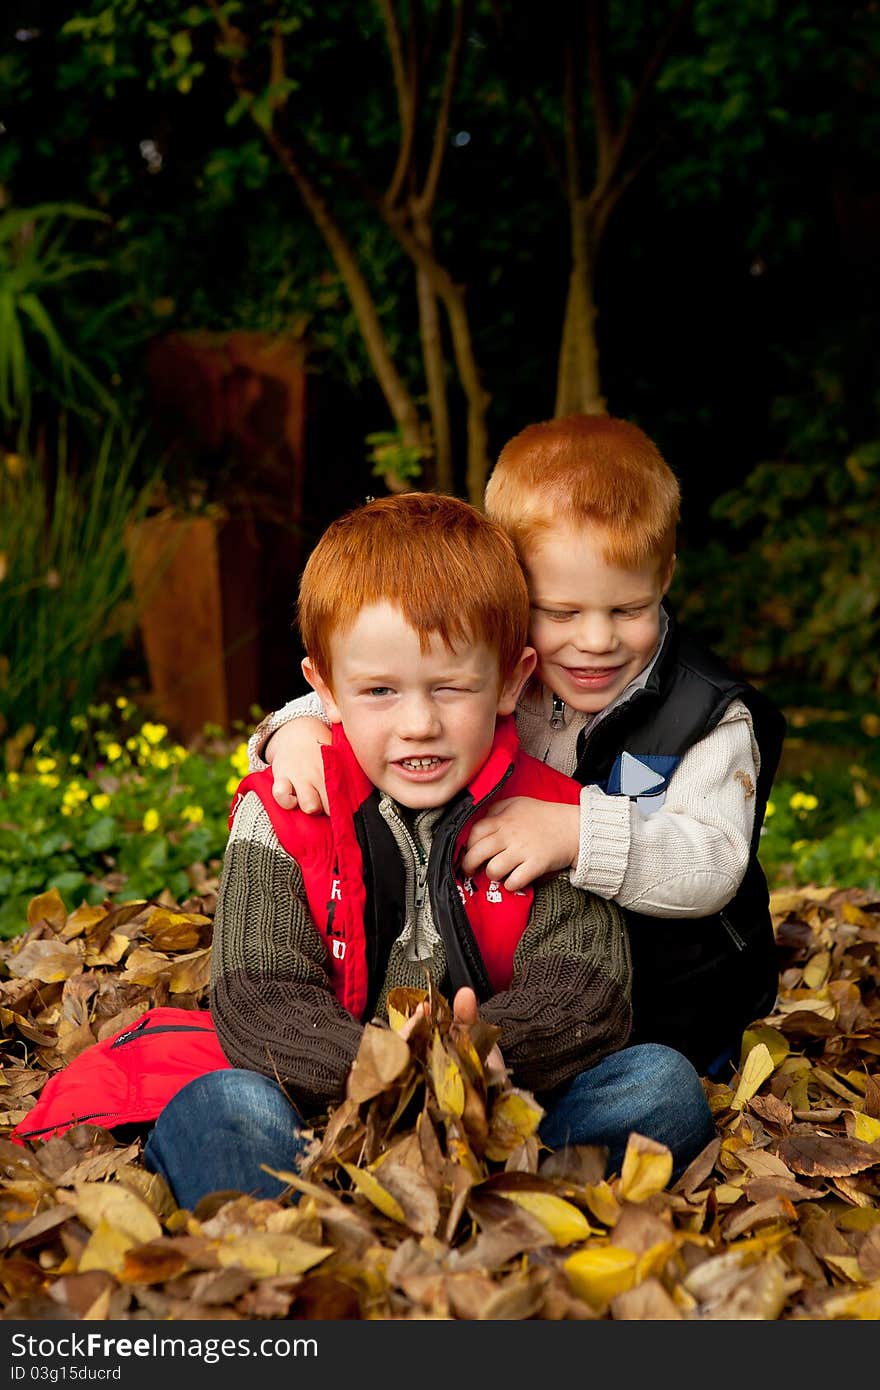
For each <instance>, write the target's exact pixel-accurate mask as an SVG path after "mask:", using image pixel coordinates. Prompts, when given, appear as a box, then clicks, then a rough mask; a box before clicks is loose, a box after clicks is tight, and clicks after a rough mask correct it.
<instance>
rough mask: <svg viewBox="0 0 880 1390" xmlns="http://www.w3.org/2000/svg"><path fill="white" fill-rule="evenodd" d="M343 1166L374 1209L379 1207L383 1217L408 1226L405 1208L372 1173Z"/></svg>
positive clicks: (353, 1165)
mask: <svg viewBox="0 0 880 1390" xmlns="http://www.w3.org/2000/svg"><path fill="white" fill-rule="evenodd" d="M342 1166H343V1168H344V1169H345V1171H346V1173H347V1174H348V1176H349V1177H350V1178H351V1180H352V1182H353V1183H354V1185H355V1187H356V1188H357V1190H358V1192H360V1193H361V1194H362V1195H363V1196H364V1197H366V1199H367V1201H368V1202H372V1204H373V1206H374V1207H378V1209H379V1211H381V1212H382V1214H383V1216H390V1217H391V1220H392V1221H399V1222H400V1224H401V1226H405V1225H406V1216H405V1214H404V1210H403V1207H402V1206H401V1205H400V1203H399V1202H398V1201H397V1198H396V1197H392V1196H391V1193H390V1192H389V1191H388V1189H387V1188H386V1187H383V1186H382V1184H381V1183H380V1182H379V1180H378V1179H377V1178H374V1177H373V1174H372V1173H368V1172H367V1171H366V1169H365V1168H357V1167H356V1166H355V1164H353V1163H343V1165H342Z"/></svg>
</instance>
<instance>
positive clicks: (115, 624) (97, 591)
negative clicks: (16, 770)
mask: <svg viewBox="0 0 880 1390" xmlns="http://www.w3.org/2000/svg"><path fill="white" fill-rule="evenodd" d="M138 450H139V441H138V440H131V439H129V438H127V437H126V436H125V435H124V434H123V433H122V431H121V430H119V429H117V428H116V427H114V426H112V425H109V426H107V427H106V428H105V430H104V433H103V436H102V437H101V439H100V442H99V444H98V448H97V453H96V456H95V459H94V461H93V463H92V464H91V466H89V467H88V468H86V469H84V470H83V471H82V472H81V474H80V476H79V477H74V476H73V473H72V471H71V469H70V468H69V466H68V463H67V459H66V451H65V449H64V445H63V442H62V444H61V446H60V455H59V458H58V459H57V462H56V465H55V477H54V482H52V483H49V482H48V481H47V479H46V477H45V474H44V471H43V469H42V468H41V467H40V466H39V465H38V464H37V463H36V461H35V460H33V459H32V458H28V457H24V456H22V455H18V454H7V455H6V456H5V458H3V460H2V461H0V734H5V735H7V736H8V737H12V736H14V735H18V736H20V735H21V734H22V731H24V730H26V729H28V728H30V729H31V732H33V730H34V729H35V728H36V729H39V728H45V727H47V726H50V725H53V726H55V727H56V728H59V727H62V724H63V723H64V721H65V720H66V718H67V717H69V715H71V714H77V713H82V712H84V711H85V709H86V706H87V705H88V704H89V702H90V701H91V700H92V699H93V698H94V697H95V694H96V692H97V691H98V688H99V685H100V682H101V681H102V680H103V679H105V678H106V677H107V676H108V674H109V673H110V672H111V671H112V668H113V663H114V661H115V659H116V658H117V657H118V655H119V654H120V652H121V649H122V644H123V641H124V637H125V635H126V629H127V626H128V625H129V624H130V623H131V622H132V620H133V614H132V613H131V612H130V611H129V610H130V605H129V609H126V608H125V606H124V603H125V600H126V599H127V598H128V595H129V572H128V564H127V561H126V556H125V546H124V533H125V527H126V524H127V523H128V522H129V521H130V520H131V519H133V518H134V517H136V516H138V515H139V514H140V513H141V511H142V509H143V507H144V504H145V497H146V491H145V490H142V489H139V488H138V487H137V486H136V484H135V482H134V480H133V471H134V467H135V462H136V459H137V456H138ZM65 727H69V726H67V725H66V724H65ZM19 741H21V740H20V738H19ZM26 741H27V740H26V739H25V742H26Z"/></svg>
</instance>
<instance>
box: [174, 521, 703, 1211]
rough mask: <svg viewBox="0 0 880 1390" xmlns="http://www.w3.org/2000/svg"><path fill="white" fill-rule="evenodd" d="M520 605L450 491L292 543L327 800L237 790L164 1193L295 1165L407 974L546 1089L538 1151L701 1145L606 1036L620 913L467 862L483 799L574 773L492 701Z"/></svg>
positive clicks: (549, 885) (494, 530)
mask: <svg viewBox="0 0 880 1390" xmlns="http://www.w3.org/2000/svg"><path fill="white" fill-rule="evenodd" d="M528 611H529V599H528V593H527V589H526V585H525V581H524V578H523V575H522V571H521V568H520V566H519V564H518V562H517V557H516V552H515V550H514V547H513V545H512V543H511V541H510V539H509V537H508V536H507V535H506V534H505V532H504V531H503V530H502V528H501V527H500V526H498V525H497V524H496V523H494V522H492V521H489V520H488V519H487V518H486V517H484V516H482V515H481V514H480V513H479V512H477V511H476V510H475V509H474V508H472V507H470V506H468V505H467V504H466V503H464V502H460V501H459V500H458V499H456V498H452V497H442V496H436V495H431V494H427V493H409V494H406V495H404V496H400V497H388V498H384V499H381V500H379V501H375V502H371V503H369V504H368V505H366V506H364V507H362V508H359V509H357V510H355V511H353V512H351V513H349V514H347V515H346V516H344V517H342V518H340V519H339V520H338V521H336V522H334V523H333V524H332V525H331V526H330V527H329V528H328V529H327V531H326V532H325V534H324V536H323V537H322V538H321V540H320V541H319V543H318V545H317V546H316V548H315V550H314V551H313V552H312V554H311V556H310V558H309V561H308V564H307V565H306V568H305V571H304V573H303V577H302V582H301V587H300V594H299V604H298V620H299V626H300V631H301V634H302V638H303V644H304V647H305V650H306V652H307V653H308V655H307V656H306V658H305V660H304V662H303V672H304V674H305V676H306V679H307V680H308V681H309V682H310V684H311V685H313V687H314V688H315V690H316V691H317V692H318V694H319V696H320V698H321V700H322V702H323V706H324V709H325V710H326V713H327V715H328V717H329V719H330V720H331V725H332V738H331V742H330V744H329V746H328V747H326V748H325V749H324V750H323V767H324V776H325V784H326V795H327V803H328V813H327V814H325V815H320V816H310V815H306V814H305V813H304V812H303V811H302V810H299V809H297V810H284V809H282V808H281V807H280V806H279V805H278V804H277V802H276V801H275V799H274V797H273V795H272V775H271V772H268V771H266V772H262V773H257V774H251V775H250V776H248V777H246V778H245V779H244V781H243V782H242V783H241V785H240V787H239V790H238V792H237V794H236V797H235V799H234V802H233V809H232V812H231V816H230V837H229V843H228V847H227V851H226V855H225V858H224V865H223V874H222V879H221V884H220V890H219V897H218V904H217V911H216V918H215V929H214V940H213V949H212V974H211V1014H212V1017H213V1020H214V1023H215V1026H216V1030H217V1035H218V1038H219V1040H220V1043H221V1045H222V1047H223V1051H224V1053H225V1055H226V1057H227V1058H228V1060H229V1062H230V1063H231V1068H229V1069H225V1070H217V1071H213V1072H210V1073H208V1074H206V1075H204V1076H201V1077H199V1078H197V1079H196V1080H194V1081H192V1082H190V1083H189V1084H188V1085H187V1086H185V1087H184V1088H183V1089H182V1090H181V1091H179V1092H178V1094H177V1095H176V1096H175V1097H174V1098H173V1099H172V1100H171V1101H170V1102H169V1104H168V1105H167V1106H166V1107H165V1109H164V1110H163V1112H162V1114H161V1115H160V1116H159V1119H158V1121H157V1124H156V1126H155V1128H154V1130H153V1133H152V1134H151V1136H150V1140H149V1143H148V1146H147V1150H146V1158H147V1161H148V1164H149V1166H150V1167H152V1168H154V1169H156V1170H157V1171H159V1172H161V1173H162V1174H163V1175H164V1176H165V1177H166V1179H167V1180H168V1181H169V1183H170V1185H171V1187H172V1190H173V1191H174V1193H175V1196H176V1197H177V1200H178V1202H179V1203H180V1204H181V1205H182V1206H187V1207H190V1208H191V1207H192V1206H193V1205H194V1204H195V1202H196V1201H198V1200H199V1198H200V1197H201V1196H202V1195H204V1194H205V1193H206V1192H209V1191H216V1190H226V1189H239V1190H244V1191H254V1192H257V1193H260V1194H263V1195H272V1194H274V1193H275V1192H277V1191H278V1190H280V1188H281V1187H282V1186H283V1184H282V1183H280V1182H279V1180H277V1179H274V1178H272V1177H271V1176H269V1175H267V1173H266V1172H265V1170H264V1168H263V1167H262V1166H261V1165H265V1167H268V1168H276V1169H289V1168H290V1166H291V1164H292V1162H293V1161H294V1159H295V1155H296V1152H297V1145H298V1142H299V1140H298V1135H299V1132H300V1130H301V1128H302V1125H303V1122H304V1119H307V1118H308V1117H309V1116H313V1115H314V1114H316V1113H319V1112H322V1111H324V1110H326V1109H327V1107H328V1106H330V1105H332V1104H334V1103H335V1102H338V1101H339V1100H340V1099H342V1097H343V1096H344V1094H345V1084H346V1078H347V1076H348V1073H349V1070H350V1068H351V1064H352V1061H353V1060H354V1057H355V1055H356V1053H357V1051H358V1047H359V1043H360V1038H361V1034H362V1032H363V1028H364V1025H365V1023H366V1022H368V1021H369V1020H370V1019H371V1018H372V1017H374V1016H380V1017H381V1016H384V1015H385V1013H386V1001H387V996H388V992H389V990H390V989H392V988H394V987H395V986H406V985H408V986H413V987H415V988H424V985H425V972H426V970H427V971H428V972H429V973H430V975H431V977H432V978H433V980H434V982H435V984H436V985H437V987H438V988H439V989H440V990H441V992H443V993H444V994H446V996H447V997H448V998H449V999H450V1000H451V1001H453V1006H454V1010H455V1013H456V1014H457V1016H458V1017H459V1019H460V1020H461V1021H462V1022H472V1021H473V1020H474V1018H475V1017H476V1014H477V1010H479V1014H480V1016H481V1017H482V1018H483V1019H484V1020H485V1021H487V1022H489V1023H491V1024H494V1025H496V1026H497V1027H498V1028H499V1029H500V1036H499V1040H498V1043H499V1048H500V1055H499V1056H497V1057H496V1058H495V1061H496V1064H500V1065H503V1066H504V1067H506V1068H507V1069H509V1071H510V1072H511V1074H512V1076H513V1078H514V1080H515V1082H516V1083H517V1084H519V1085H522V1086H524V1087H527V1088H528V1089H530V1090H532V1091H534V1092H535V1093H536V1094H537V1095H538V1097H539V1099H541V1100H542V1103H544V1104H545V1108H546V1112H547V1113H546V1115H545V1118H544V1120H543V1121H542V1128H541V1137H542V1138H543V1140H544V1142H545V1143H547V1144H548V1145H549V1146H550V1147H554V1148H555V1147H557V1146H559V1145H561V1144H564V1143H567V1142H571V1143H595V1144H601V1145H604V1146H606V1147H607V1148H608V1150H609V1163H610V1165H611V1167H612V1168H615V1169H617V1170H618V1171H619V1168H620V1164H621V1161H622V1156H623V1151H624V1148H625V1146H626V1141H627V1138H628V1135H629V1133H630V1132H631V1131H632V1130H637V1131H638V1132H639V1133H641V1134H646V1135H648V1136H649V1137H651V1138H654V1139H657V1140H659V1141H660V1142H662V1143H665V1144H667V1145H668V1147H669V1148H670V1149H671V1150H672V1154H673V1163H674V1168H675V1170H676V1171H680V1170H681V1168H682V1167H683V1166H684V1165H685V1164H686V1163H687V1162H689V1161H690V1159H691V1158H693V1157H694V1156H695V1154H696V1153H698V1152H699V1150H700V1149H701V1148H702V1147H703V1146H704V1145H705V1144H706V1143H707V1142H708V1141H709V1140H710V1139H711V1138H712V1136H713V1133H714V1129H713V1125H712V1119H711V1115H710V1112H709V1109H708V1106H707V1104H706V1100H705V1097H704V1095H703V1091H702V1087H701V1085H700V1081H699V1077H698V1076H697V1073H696V1072H695V1070H694V1068H693V1067H692V1066H691V1065H690V1063H689V1062H688V1061H687V1060H686V1059H685V1058H684V1057H682V1056H680V1055H679V1054H678V1053H676V1052H674V1051H672V1050H671V1049H669V1048H665V1047H661V1046H655V1045H648V1046H643V1047H633V1048H627V1047H626V1046H625V1044H626V1042H627V1039H628V1036H629V1032H630V1023H631V1007H630V979H631V971H630V953H629V945H628V939H627V934H626V930H625V927H624V922H623V915H622V913H621V911H620V909H619V908H618V907H617V906H616V905H615V904H614V903H612V902H609V901H607V900H605V899H603V898H600V897H597V896H596V895H594V894H591V893H588V892H585V891H584V890H583V889H581V888H578V887H576V886H574V885H573V884H572V882H571V880H570V877H569V875H568V874H566V873H563V874H560V873H556V872H549V873H546V874H542V875H540V876H538V877H536V878H535V879H534V880H533V882H532V883H531V884H529V885H526V886H523V887H517V888H515V889H511V888H509V887H507V886H505V884H504V883H503V882H501V881H499V880H498V879H496V878H495V877H494V875H492V874H491V872H487V871H486V869H485V868H483V867H482V866H475V867H474V869H473V871H472V872H466V871H465V870H464V869H463V868H462V854H463V853H464V848H465V844H466V841H467V839H468V836H469V834H470V833H471V828H472V826H473V824H474V822H475V819H476V817H477V816H478V815H479V814H480V813H481V812H483V811H485V810H487V809H489V808H491V807H492V806H493V805H494V804H495V803H496V802H497V801H498V799H499V797H500V796H504V797H505V798H510V797H517V798H519V797H526V798H529V799H532V800H533V801H534V804H535V805H544V804H547V805H554V806H555V805H563V806H574V807H575V809H576V805H577V800H578V796H579V787H578V786H577V784H576V783H575V782H573V781H572V780H571V779H570V778H568V777H566V776H564V775H563V774H562V773H560V772H558V771H556V770H554V769H553V768H551V767H548V766H546V765H545V764H543V763H541V762H539V761H537V760H535V759H534V758H530V757H528V756H527V755H525V754H524V753H523V752H522V751H521V750H520V748H519V743H518V739H517V735H516V728H515V724H514V720H513V719H512V717H511V716H512V714H513V711H514V709H515V706H516V702H517V699H518V697H519V695H520V692H521V689H522V686H523V684H524V682H525V681H526V680H527V679H528V678H529V676H530V674H531V672H532V670H533V668H534V665H535V652H534V651H533V649H532V648H531V647H528V646H526V637H527V631H528ZM194 1135H195V1136H198V1140H197V1145H196V1151H197V1155H198V1157H197V1161H196V1162H194V1161H193V1153H194V1149H193V1143H194V1140H193V1136H194Z"/></svg>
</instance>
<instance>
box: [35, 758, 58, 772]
mask: <svg viewBox="0 0 880 1390" xmlns="http://www.w3.org/2000/svg"><path fill="white" fill-rule="evenodd" d="M56 767H57V763H56V762H55V759H54V758H37V772H54V771H55V768H56Z"/></svg>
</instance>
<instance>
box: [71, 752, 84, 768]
mask: <svg viewBox="0 0 880 1390" xmlns="http://www.w3.org/2000/svg"><path fill="white" fill-rule="evenodd" d="M81 762H82V758H81V757H80V755H79V753H71V755H70V766H71V767H79V765H80V763H81Z"/></svg>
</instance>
